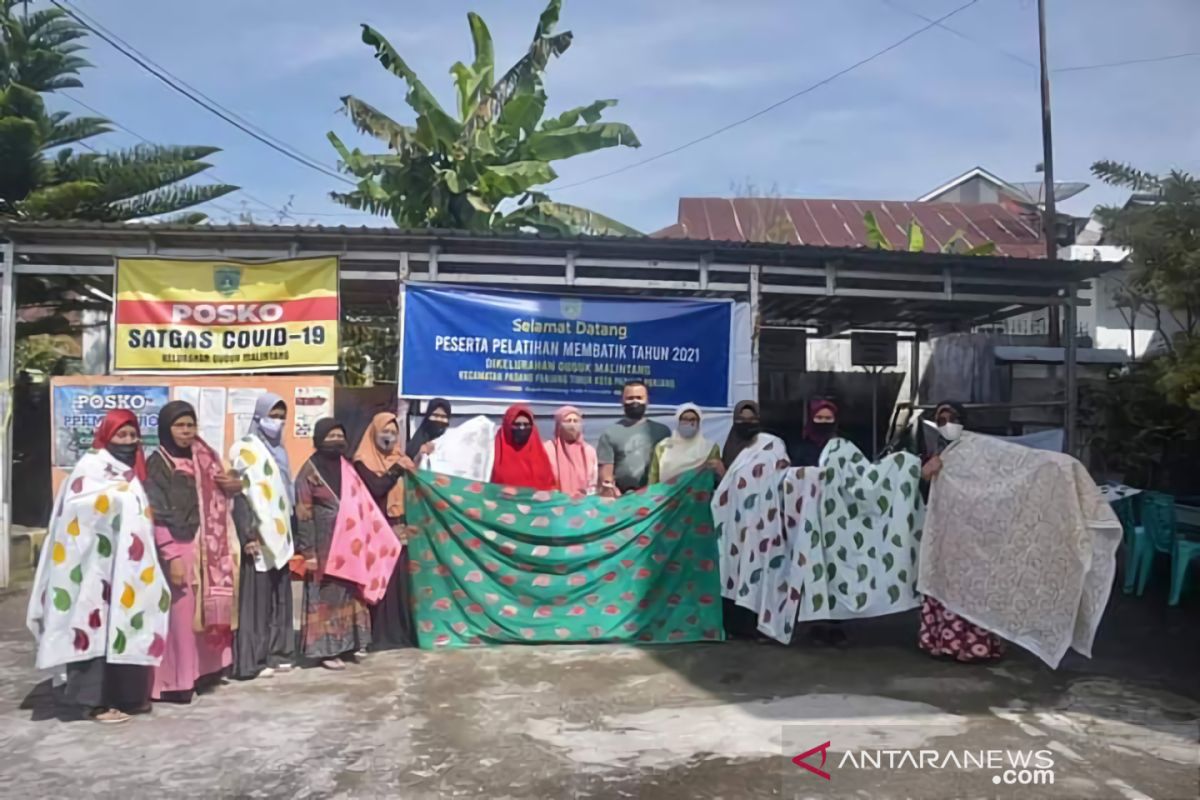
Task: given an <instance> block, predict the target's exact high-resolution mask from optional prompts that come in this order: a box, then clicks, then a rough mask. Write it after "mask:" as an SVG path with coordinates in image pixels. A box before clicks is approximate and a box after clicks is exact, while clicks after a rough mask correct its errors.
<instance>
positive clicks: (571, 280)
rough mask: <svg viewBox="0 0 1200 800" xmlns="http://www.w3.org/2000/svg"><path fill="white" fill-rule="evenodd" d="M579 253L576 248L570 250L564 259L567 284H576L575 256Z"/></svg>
mask: <svg viewBox="0 0 1200 800" xmlns="http://www.w3.org/2000/svg"><path fill="white" fill-rule="evenodd" d="M578 255H579V254H578V253H577V252H575V251H574V250H568V251H567V255H566V258H565V259H564V265H565V269H566V271H567V273H566V274H567V286H574V285H575V258H576V257H577V256H578Z"/></svg>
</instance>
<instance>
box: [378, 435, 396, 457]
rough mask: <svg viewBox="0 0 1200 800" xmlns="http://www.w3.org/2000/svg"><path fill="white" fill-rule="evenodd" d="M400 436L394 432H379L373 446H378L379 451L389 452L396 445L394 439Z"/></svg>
mask: <svg viewBox="0 0 1200 800" xmlns="http://www.w3.org/2000/svg"><path fill="white" fill-rule="evenodd" d="M399 438H400V437H399V436H397V435H396V434H394V433H381V434H379V435H378V436H376V437H375V446H376V447H378V448H379V451H380V452H381V453H390V452H392V448H393V447H395V446H396V440H397V439H399Z"/></svg>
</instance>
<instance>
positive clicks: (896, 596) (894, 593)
mask: <svg viewBox="0 0 1200 800" xmlns="http://www.w3.org/2000/svg"><path fill="white" fill-rule="evenodd" d="M887 593H888V597H890V598H892V602H893V603H898V602H900V589H899V587H896V586H889V587H888V589H887Z"/></svg>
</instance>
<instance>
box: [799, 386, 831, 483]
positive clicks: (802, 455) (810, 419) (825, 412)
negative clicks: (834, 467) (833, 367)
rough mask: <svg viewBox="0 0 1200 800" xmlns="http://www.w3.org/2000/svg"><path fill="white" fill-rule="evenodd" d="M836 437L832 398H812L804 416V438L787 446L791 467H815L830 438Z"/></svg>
mask: <svg viewBox="0 0 1200 800" xmlns="http://www.w3.org/2000/svg"><path fill="white" fill-rule="evenodd" d="M837 437H838V407H837V404H836V403H834V402H833V401H832V400H822V399H820V398H814V399H813V400H811V401H810V402H809V404H808V416H806V417H805V418H804V438H803V439H801V440H800V441H799V442H796V443H795V444H794V445H791V446H789V447H788V457H789V458H790V459H791V461H792V466H793V467H815V466H817V465H818V464H820V462H821V453H822V452H823V451H824V450H825V445H827V444H829V441H830V440H831V439H836V438H837Z"/></svg>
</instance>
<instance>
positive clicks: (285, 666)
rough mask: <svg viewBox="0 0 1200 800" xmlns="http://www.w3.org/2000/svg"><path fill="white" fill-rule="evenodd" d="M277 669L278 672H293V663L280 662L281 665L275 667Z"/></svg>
mask: <svg viewBox="0 0 1200 800" xmlns="http://www.w3.org/2000/svg"><path fill="white" fill-rule="evenodd" d="M275 671H276V672H291V671H292V665H291V664H280V665H279V666H277V667H275Z"/></svg>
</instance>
